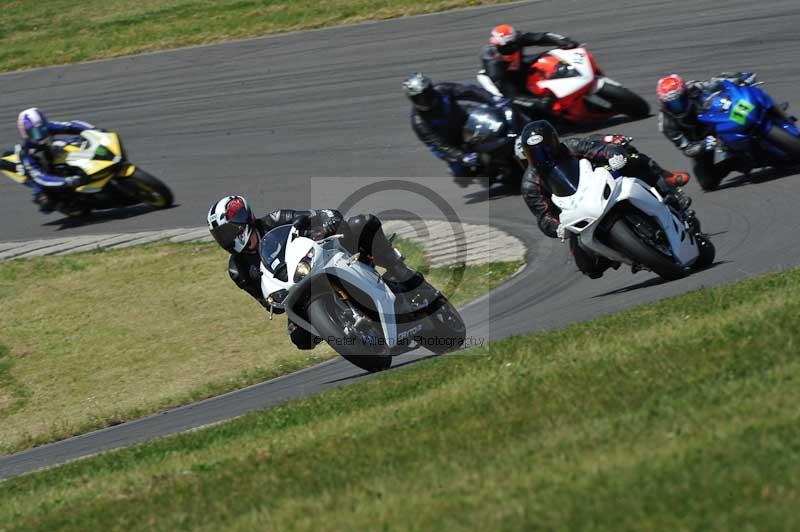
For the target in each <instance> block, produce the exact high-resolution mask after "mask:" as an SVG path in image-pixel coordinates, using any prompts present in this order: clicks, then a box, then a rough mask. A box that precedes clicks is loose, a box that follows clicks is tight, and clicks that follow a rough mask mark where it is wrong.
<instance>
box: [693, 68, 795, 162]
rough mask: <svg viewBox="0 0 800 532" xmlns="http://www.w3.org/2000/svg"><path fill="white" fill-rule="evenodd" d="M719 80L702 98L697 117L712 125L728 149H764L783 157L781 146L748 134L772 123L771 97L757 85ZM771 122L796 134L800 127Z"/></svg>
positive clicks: (753, 152)
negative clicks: (716, 86)
mask: <svg viewBox="0 0 800 532" xmlns="http://www.w3.org/2000/svg"><path fill="white" fill-rule="evenodd" d="M720 83H721V85H722V88H721V89H720V90H719V91H717V92H714V93H712V94H710V95H708V96H707V97H706V99H705V100H704V101H703V104H702V109H701V112H700V113H699V114H698V119H699V120H700V121H701V122H703V123H706V124H709V125H710V126H712V127H713V128H714V134H715V135H716V136H717V138H719V140H720V141H721V143H722V144H723V145H724V147H725V149H726V150H727V151H729V152H739V153H746V154H748V155H754V156H756V157H757V156H758V154H759V153H762V150H766V151H767V152H768V153H769V154H771V155H773V156H777V157H781V158H782V157H784V156H785V154H784V153H783V152H782V151H781V150H779V149H778V148H776V147H775V146H772V145H771V144H770V143H768V142H765V141H764V142H759V141H758V139H756V138H754V136H753V134H752V132H753V131H759V132H760V133H761V134H766V133H767V132H768V131H769V130H770V129H771V128H772V127H773V121H772V120H771V119H770V117H769V115H768V112H769V110H770V109H771V108H772V107H773V106H774V103H773V101H772V98H770V96H769V95H768V94H767V93H766V92H764V91H763V90H761V89H759V88H758V87H754V86H750V85H741V86H740V85H737V84H736V83H733V82H731V81H727V80H723V81H721V82H720ZM775 125H777V126H779V127H781V128H783V129H784V130H786V131H787V132H789V133H791V134H792V135H794V136H800V130H798V129H797V127H796V126H795V124H793V123H791V122H784V121H781V122H779V123H778V122H776V123H775Z"/></svg>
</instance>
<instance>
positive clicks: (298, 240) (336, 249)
mask: <svg viewBox="0 0 800 532" xmlns="http://www.w3.org/2000/svg"><path fill="white" fill-rule="evenodd" d="M311 251H313V257H314V258H313V260H312V268H311V272H310V273H309V274H308V275H307V276H306V277H305V279H304V281H306V280H310V279H313V278H315V277H319V276H327V275H330V276H334V277H337V278H339V279H341V280H342V281H344V282H346V283H349V284H351V285H353V286H356V287H358V289H359V290H361V291H362V292H363V293H364V294H366V295H367V296H369V297H370V298H371V299H372V301H373V303H374V307H375V309H376V310H377V311H378V313H379V315H380V319H381V328H382V329H383V334H384V338H385V339H386V343H387V345H388V346H389V347H394V346H395V345H397V343H398V340H397V318H396V316H395V299H396V297H395V295H394V293H393V292H392V291H391V290H390V289H389V287H388V286H386V283H384V282H383V281H382V280H381V277H380V275H378V272H376V271H375V269H374V268H370V267H369V266H367V265H365V264H364V263H362V262H359V261H357V260H356V261H353V260H352V259H353V256H352V255H351V254H350V253H349V252H348V251H347V250H345V249H344V248H342V247H341V245H340V244H339V242H338V240H336V239H332V240H328V241H327V242H324V243H323V244H322V245H320V243H318V242H315V241H314V240H311V239H309V238H305V237H298V236H296V232H295V231H294V230H292V234H291V235H290V236H289V238H288V242H287V248H286V253H285V263H286V267H287V274H288V275H287V277H288V280H287V281H285V282H284V281H281V280H279V279H276V278H275V277H274V276H273V275H272V273H271V272H270V271H269V270H268V269H267V268H266V267H265V266H264V265H263V264H262V265H261V273H262V275H261V290H262V292H263V295H264V297H265V298H267V297H268V296H269V295H270V294H272V293H274V292H276V291H278V290H288V291H291V290H292V288H293V287H294V286H295V283H294V282H293V279H294V273H295V271H296V270H297V266H298V264H299V263H300V261H301V260H303V259H305V258H306V257H307V256H308V254H309V253H310V252H311ZM286 312H287V314H288V317H289V319H291V320H292V321H293V322H295V323H296V324H298V325H299V326H301V327H302V328H304V329H306V330H309V331H312V332H314V333H316V331H315V330H314V328H313V326H312V325H311V324H310V323H308V321H306V320H305V319H303V318H302V317H301V316H300V315H298V314H297V313H296V312H295V311H294V309H292V308H287V309H286Z"/></svg>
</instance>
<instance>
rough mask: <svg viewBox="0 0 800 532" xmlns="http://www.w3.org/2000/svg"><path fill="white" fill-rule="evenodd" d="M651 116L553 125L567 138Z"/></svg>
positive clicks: (618, 117) (617, 117) (619, 117)
mask: <svg viewBox="0 0 800 532" xmlns="http://www.w3.org/2000/svg"><path fill="white" fill-rule="evenodd" d="M652 116H653V115H648V116H647V117H645V118H632V117H629V116H615V117H612V118H609V119H608V120H602V121H600V122H587V123H585V124H575V123H572V122H563V121H562V122H558V123H556V124H555V126H556V129H557V130H558V133H559V135H563V136H568V135H584V134H587V133H594V132H595V131H599V130H601V129H607V128H611V127H616V126H619V125H622V124H630V123H633V122H639V121H642V120H647V119H649V118H650V117H652Z"/></svg>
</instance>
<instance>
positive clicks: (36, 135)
mask: <svg viewBox="0 0 800 532" xmlns="http://www.w3.org/2000/svg"><path fill="white" fill-rule="evenodd" d="M17 131H19V136H20V137H22V138H23V139H25V140H30V141H33V142H35V143H36V144H45V143H46V142H47V141H49V140H50V138H51V137H50V132H49V131H48V130H47V117H45V116H44V113H43V112H41V111H40V110H39V109H38V108H36V107H31V108H30V109H25V110H24V111H22V112H21V113H20V114H19V116H18V117H17Z"/></svg>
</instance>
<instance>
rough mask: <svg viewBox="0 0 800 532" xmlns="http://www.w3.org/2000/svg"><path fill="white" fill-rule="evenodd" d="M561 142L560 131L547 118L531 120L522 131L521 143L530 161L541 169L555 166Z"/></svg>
mask: <svg viewBox="0 0 800 532" xmlns="http://www.w3.org/2000/svg"><path fill="white" fill-rule="evenodd" d="M560 143H561V142H560V141H559V139H558V132H557V131H556V129H555V128H554V127H553V126H552V125H551V124H550V122H548V121H547V120H536V121H534V122H530V123H529V124H527V125H526V126H525V127H524V128H523V130H522V133H520V144H521V146H522V151H523V153H524V154H525V157H526V158H527V159H528V163H529V164H531V165H533V166H535V167H536V168H538V169H540V170H541V169H545V168H552V167H553V166H555V164H556V162H557V160H556V159H557V157H558V152H559V144H560Z"/></svg>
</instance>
